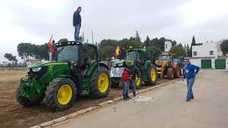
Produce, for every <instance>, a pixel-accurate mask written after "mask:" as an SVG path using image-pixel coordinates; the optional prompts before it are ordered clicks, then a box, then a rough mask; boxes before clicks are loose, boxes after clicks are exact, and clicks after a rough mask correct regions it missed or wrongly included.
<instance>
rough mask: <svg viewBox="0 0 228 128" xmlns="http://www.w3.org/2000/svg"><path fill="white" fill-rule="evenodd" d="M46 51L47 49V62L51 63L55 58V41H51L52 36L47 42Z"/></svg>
mask: <svg viewBox="0 0 228 128" xmlns="http://www.w3.org/2000/svg"><path fill="white" fill-rule="evenodd" d="M48 49H49V60H50V61H52V60H53V59H54V58H55V54H56V50H57V49H56V47H55V40H53V35H51V38H50V39H49V41H48Z"/></svg>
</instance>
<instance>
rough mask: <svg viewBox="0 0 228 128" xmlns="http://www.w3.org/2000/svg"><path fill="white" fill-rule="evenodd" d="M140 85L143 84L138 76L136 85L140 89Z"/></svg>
mask: <svg viewBox="0 0 228 128" xmlns="http://www.w3.org/2000/svg"><path fill="white" fill-rule="evenodd" d="M140 83H141V78H140V77H138V76H137V75H136V77H135V85H136V87H139V86H140Z"/></svg>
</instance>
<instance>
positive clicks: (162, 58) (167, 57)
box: [159, 56, 171, 60]
mask: <svg viewBox="0 0 228 128" xmlns="http://www.w3.org/2000/svg"><path fill="white" fill-rule="evenodd" d="M159 60H171V57H170V56H160V57H159Z"/></svg>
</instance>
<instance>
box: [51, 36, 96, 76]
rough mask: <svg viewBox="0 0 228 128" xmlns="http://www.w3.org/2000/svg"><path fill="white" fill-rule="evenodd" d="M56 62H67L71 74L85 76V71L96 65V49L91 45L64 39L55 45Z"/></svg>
mask: <svg viewBox="0 0 228 128" xmlns="http://www.w3.org/2000/svg"><path fill="white" fill-rule="evenodd" d="M55 46H56V48H57V54H56V61H58V62H68V63H69V64H70V65H71V68H73V69H74V70H73V72H76V73H84V74H86V71H87V70H86V69H88V68H89V66H91V65H92V64H93V63H98V61H99V57H98V49H97V47H96V46H95V45H92V44H82V43H80V42H75V41H67V40H65V39H63V40H60V41H59V42H58V43H56V45H55Z"/></svg>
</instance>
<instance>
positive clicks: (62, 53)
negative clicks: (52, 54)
mask: <svg viewBox="0 0 228 128" xmlns="http://www.w3.org/2000/svg"><path fill="white" fill-rule="evenodd" d="M57 51H58V54H57V60H58V61H78V58H79V57H78V46H65V47H60V48H58V49H57Z"/></svg>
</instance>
